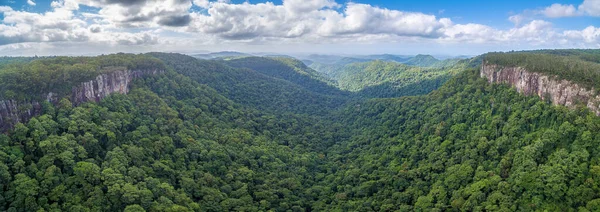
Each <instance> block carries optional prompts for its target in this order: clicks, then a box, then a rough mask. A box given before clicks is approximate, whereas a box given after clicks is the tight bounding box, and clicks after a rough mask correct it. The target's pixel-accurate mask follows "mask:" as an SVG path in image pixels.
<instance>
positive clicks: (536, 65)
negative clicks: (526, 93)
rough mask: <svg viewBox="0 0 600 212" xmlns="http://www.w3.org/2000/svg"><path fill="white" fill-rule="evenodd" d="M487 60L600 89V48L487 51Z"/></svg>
mask: <svg viewBox="0 0 600 212" xmlns="http://www.w3.org/2000/svg"><path fill="white" fill-rule="evenodd" d="M484 60H485V61H486V62H487V63H490V64H496V65H500V66H519V67H523V68H525V69H527V70H528V71H532V72H540V73H544V74H546V75H549V76H553V77H556V78H558V79H565V80H569V81H572V82H576V83H577V84H580V85H583V86H586V87H587V88H596V89H597V88H598V87H597V85H598V83H599V82H600V63H599V62H600V51H598V50H587V51H586V50H543V51H534V52H509V53H488V54H486V55H485V57H484Z"/></svg>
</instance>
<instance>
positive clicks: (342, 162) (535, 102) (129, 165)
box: [0, 51, 600, 211]
mask: <svg viewBox="0 0 600 212" xmlns="http://www.w3.org/2000/svg"><path fill="white" fill-rule="evenodd" d="M596 53H597V52H593V51H592V52H585V54H586V55H587V56H581V55H583V54H584V53H580V52H578V53H577V55H573V54H575V53H567V52H563V53H562V54H568V55H560V54H559V51H550V52H521V53H518V54H536V55H537V54H543V55H544V57H553V56H560V57H585V58H593V56H589V55H594V54H596ZM495 54H497V53H495ZM488 56H489V57H493V55H488ZM482 57H485V55H484V56H482ZM482 57H476V58H473V59H467V60H463V61H458V62H456V64H453V65H450V66H448V67H446V68H441V67H432V68H423V67H420V68H419V67H413V66H407V65H402V64H392V63H388V62H384V61H372V62H368V63H371V64H364V65H362V66H361V64H358V65H357V64H354V65H352V67H356V68H355V71H356V74H349V75H351V76H348V77H349V78H352V79H356V80H355V81H356V82H362V83H365V84H364V85H365V86H364V87H363V88H364V89H360V88H357V89H354V90H352V91H347V90H341V89H338V88H337V87H336V86H337V85H336V84H335V83H332V82H338V83H339V81H337V80H336V79H331V78H329V79H328V78H326V77H327V75H321V74H320V73H318V72H315V71H314V70H312V69H310V68H308V67H306V66H305V65H304V64H302V63H299V61H297V60H294V59H289V58H271V57H269V58H263V57H239V58H228V59H225V60H201V59H197V58H193V57H190V56H186V55H182V54H172V53H149V54H139V55H131V54H115V55H106V56H99V57H64V58H63V57H58V58H39V59H35V60H29V59H18V60H22V61H13V62H10V63H7V65H6V66H5V67H3V68H2V69H1V70H0V80H2V82H3V83H4V82H9V83H12V84H17V82H19V81H14V80H16V79H18V80H31V81H26V82H27V83H22V84H26V85H28V86H29V87H24V88H21V87H17V86H16V85H14V86H4V84H3V86H2V87H0V91H1V94H2V95H3V96H2V98H11V97H14V98H22V99H28V98H27V95H32V96H33V95H38V93H39V92H40V91H39V90H36V89H42V88H44V89H58V90H61V89H63V88H62V87H60V86H59V87H55V86H57V85H59V84H60V82H69V83H77V82H79V81H81V80H85V79H88V78H89V77H92V76H91V75H93V74H97V73H103V72H107V71H113V70H115V69H116V70H122V69H139V68H145V69H165V70H166V71H165V73H162V74H156V75H148V76H144V77H141V78H137V79H135V80H134V81H133V83H132V85H131V89H130V92H129V93H128V94H126V95H125V94H113V95H110V96H108V97H107V98H105V99H103V100H102V101H100V102H98V103H94V102H88V103H85V104H81V105H78V106H73V104H72V102H71V101H70V99H69V98H68V96H66V97H65V98H62V99H61V100H60V101H59V102H58V103H56V104H44V105H43V107H44V108H43V111H44V113H43V115H41V116H38V117H35V118H32V119H31V120H30V121H28V122H27V123H22V124H17V125H16V126H15V127H14V129H13V130H10V131H8V132H5V133H4V134H1V135H0V189H1V191H2V192H0V210H2V211H598V210H600V118H599V117H597V116H595V115H594V114H592V113H591V112H589V111H588V109H586V108H585V107H579V108H578V109H575V110H570V109H567V108H565V107H561V106H553V105H551V104H549V103H548V102H545V101H542V100H541V99H540V98H538V97H527V96H523V95H521V94H518V93H517V92H516V91H515V90H514V89H512V88H510V87H508V86H506V85H493V84H489V83H487V81H486V80H485V79H483V78H481V77H480V74H479V69H478V67H479V66H480V65H481V61H482V60H483V58H482ZM502 57H503V56H499V59H498V60H503V61H504V63H503V64H500V65H511V63H509V62H506V61H509V60H508V59H502ZM581 60H583V59H581ZM105 61H111V62H105ZM116 61H121V62H116ZM586 61H587V62H590V63H594V61H592V60H586ZM515 64H521V62H518V63H515ZM525 65H527V64H525ZM371 66H373V67H375V68H370V67H371ZM49 67H51V68H49ZM78 70H85V71H86V72H82V73H84V74H83V75H79V74H78V73H80V72H79V71H78ZM382 70H383V71H382ZM577 70H578V69H573V71H577ZM21 71H23V73H27V74H26V75H25V74H23V75H16V74H17V73H20V72H21ZM596 71H597V70H596ZM88 72H89V73H90V74H89V75H88ZM438 72H439V73H438ZM53 73H60V74H61V76H63V77H62V78H60V79H54V78H48V79H46V80H44V79H45V78H43V77H42V78H40V77H39V76H54V74H53ZM92 73H93V74H92ZM398 73H401V74H400V75H398ZM582 74H586V73H582ZM27 75H31V76H32V78H31V79H29V78H27V77H26V76H27ZM15 76H19V77H23V78H14V77H15ZM402 76H404V77H402ZM441 76H443V77H445V78H444V80H441V81H440V82H439V83H434V84H432V85H431V86H429V87H428V88H427V89H425V90H423V91H420V92H413V93H411V92H409V91H408V90H407V93H406V94H407V95H415V94H417V93H418V94H424V95H420V96H404V95H403V94H394V96H404V97H394V98H371V97H382V96H377V95H383V94H386V95H387V93H394V92H397V91H398V90H397V89H395V88H393V87H385V88H381V90H380V91H379V92H376V93H374V94H373V95H372V96H369V95H364V93H361V92H364V90H365V89H368V88H369V87H372V85H373V83H377V81H385V80H388V82H390V83H396V81H400V82H402V83H404V82H403V80H407V81H408V82H407V83H405V84H410V83H409V82H417V84H418V83H419V82H423V81H427V80H430V79H432V78H433V79H435V78H436V77H441ZM11 77H12V78H11ZM71 77H74V78H71ZM394 77H396V78H394ZM390 78H391V79H392V80H390ZM405 78H408V79H405ZM56 80H59V81H56ZM60 80H63V81H60ZM332 80H333V81H332ZM48 82H52V83H48ZM35 83H45V84H43V85H44V86H45V87H39V88H36V87H34V86H32V85H35ZM12 84H7V85H12ZM69 85H72V84H69ZM418 85H422V84H418ZM395 86H397V85H395ZM34 88H36V89H34ZM407 89H408V88H407ZM349 90H350V89H349ZM11 92H12V93H14V94H15V95H13V96H9V95H6V93H9V94H10V93H11ZM382 93H383V94H382ZM425 93H427V94H425ZM17 94H18V95H17Z"/></svg>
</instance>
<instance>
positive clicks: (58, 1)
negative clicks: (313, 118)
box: [0, 0, 600, 56]
mask: <svg viewBox="0 0 600 212" xmlns="http://www.w3.org/2000/svg"><path fill="white" fill-rule="evenodd" d="M557 48H600V0H562V1H560V0H527V1H524V0H502V1H492V0H490V1H481V0H465V1H460V0H453V1H448V0H429V1H407V0H373V1H367V0H351V1H349V0H346V1H341V0H276V1H264V0H0V55H8V56H17V55H24V56H31V55H38V56H46V55H97V54H107V53H115V52H132V53H139V52H150V51H161V52H181V53H204V52H209V51H212V52H215V51H242V52H268V53H283V54H311V53H321V54H381V53H389V54H403V55H409V54H434V55H478V54H482V53H486V52H490V51H510V50H530V49H557Z"/></svg>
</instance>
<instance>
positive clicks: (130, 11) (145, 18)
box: [76, 0, 202, 27]
mask: <svg viewBox="0 0 600 212" xmlns="http://www.w3.org/2000/svg"><path fill="white" fill-rule="evenodd" d="M76 1H77V3H79V4H82V5H87V6H90V7H96V8H100V11H99V12H98V16H99V17H101V18H103V19H105V20H106V21H108V22H110V23H111V24H115V25H119V26H121V27H156V26H159V25H160V26H172V27H179V26H185V25H187V24H188V23H189V22H190V20H191V19H190V15H189V13H188V10H189V9H190V7H191V6H192V2H191V1H190V0H127V1H117V0H76ZM196 2H202V1H196Z"/></svg>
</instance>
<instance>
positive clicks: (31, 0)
mask: <svg viewBox="0 0 600 212" xmlns="http://www.w3.org/2000/svg"><path fill="white" fill-rule="evenodd" d="M27 4H29V5H30V6H35V2H34V1H33V0H27Z"/></svg>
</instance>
